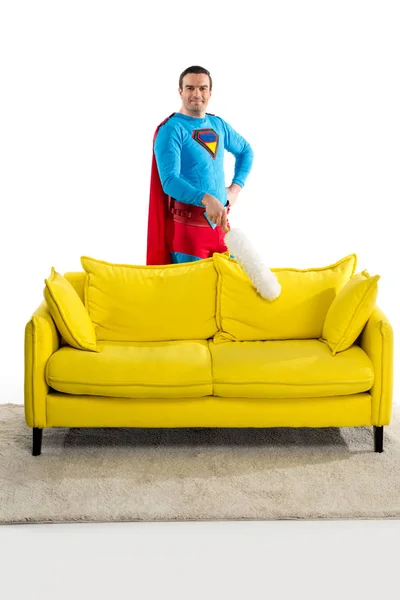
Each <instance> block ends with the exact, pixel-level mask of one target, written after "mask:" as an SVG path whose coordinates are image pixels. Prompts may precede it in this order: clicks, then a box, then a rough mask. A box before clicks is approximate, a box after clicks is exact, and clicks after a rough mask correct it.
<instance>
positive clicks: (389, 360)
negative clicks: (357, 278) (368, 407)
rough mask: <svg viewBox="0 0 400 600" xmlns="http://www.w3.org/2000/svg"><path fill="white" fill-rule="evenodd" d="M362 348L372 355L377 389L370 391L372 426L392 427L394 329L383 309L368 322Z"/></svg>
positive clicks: (361, 343) (375, 310)
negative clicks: (390, 424)
mask: <svg viewBox="0 0 400 600" xmlns="http://www.w3.org/2000/svg"><path fill="white" fill-rule="evenodd" d="M360 345H361V348H362V349H363V350H364V351H365V352H366V353H367V354H368V356H369V358H370V359H371V362H372V365H373V367H374V374H375V378H374V385H373V386H372V388H371V391H370V393H371V397H372V416H371V419H372V423H373V424H374V425H388V424H389V423H390V419H391V415H392V394H393V363H394V355H393V353H394V346H393V328H392V326H391V324H390V322H389V320H388V318H387V317H386V315H385V314H384V313H383V312H382V310H381V309H380V308H375V309H374V311H373V313H372V315H371V316H370V318H369V319H368V323H367V324H366V326H365V327H364V330H363V332H362V334H361V340H360ZM335 358H336V357H335Z"/></svg>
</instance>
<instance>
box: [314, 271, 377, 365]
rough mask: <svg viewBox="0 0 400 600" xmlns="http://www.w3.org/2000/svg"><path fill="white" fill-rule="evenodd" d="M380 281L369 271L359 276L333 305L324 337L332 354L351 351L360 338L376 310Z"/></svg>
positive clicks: (339, 295)
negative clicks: (348, 349) (349, 349)
mask: <svg viewBox="0 0 400 600" xmlns="http://www.w3.org/2000/svg"><path fill="white" fill-rule="evenodd" d="M379 279H380V276H379V275H374V276H373V277H371V276H370V274H369V273H368V271H363V272H362V273H357V274H356V275H354V277H352V278H351V279H350V281H348V282H347V284H346V285H345V286H344V288H343V289H342V290H341V291H340V292H339V293H338V295H337V296H336V298H335V299H334V301H333V302H332V304H331V306H330V308H329V310H328V313H327V315H326V319H325V323H324V327H323V331H322V338H321V341H323V342H325V343H326V344H328V346H329V348H330V350H331V352H332V354H336V353H337V352H342V351H343V350H347V348H350V346H351V345H352V344H354V342H355V341H356V339H357V338H358V336H359V335H360V333H361V331H362V330H363V328H364V326H365V324H366V322H367V321H368V319H369V318H370V316H371V314H372V311H373V310H374V308H375V303H376V298H377V295H378V281H379Z"/></svg>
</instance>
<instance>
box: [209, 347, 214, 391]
mask: <svg viewBox="0 0 400 600" xmlns="http://www.w3.org/2000/svg"><path fill="white" fill-rule="evenodd" d="M210 344H211V340H208V352H209V353H210V363H211V390H212V392H211V394H212V395H214V361H213V355H212V352H211V350H210Z"/></svg>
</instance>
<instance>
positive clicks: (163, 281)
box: [81, 257, 217, 342]
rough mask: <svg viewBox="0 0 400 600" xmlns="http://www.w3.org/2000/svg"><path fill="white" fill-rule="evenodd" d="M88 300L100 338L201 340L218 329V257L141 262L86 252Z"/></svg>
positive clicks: (107, 339)
mask: <svg viewBox="0 0 400 600" xmlns="http://www.w3.org/2000/svg"><path fill="white" fill-rule="evenodd" d="M81 263H82V266H83V268H84V270H85V271H86V273H87V278H86V284H85V306H86V307H87V309H88V311H89V315H90V317H91V319H92V321H93V323H94V325H95V330H96V335H97V338H98V340H99V341H100V340H101V341H126V342H139V341H164V340H198V339H203V340H205V339H207V338H210V337H212V336H213V335H214V334H215V333H216V331H217V324H216V320H215V299H216V283H217V274H216V271H215V268H214V263H213V259H212V258H208V259H205V260H200V261H196V262H193V263H182V264H171V265H162V266H135V265H120V264H113V263H108V262H105V261H101V260H95V259H93V258H89V257H81Z"/></svg>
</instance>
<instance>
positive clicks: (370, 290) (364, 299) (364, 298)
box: [336, 281, 378, 352]
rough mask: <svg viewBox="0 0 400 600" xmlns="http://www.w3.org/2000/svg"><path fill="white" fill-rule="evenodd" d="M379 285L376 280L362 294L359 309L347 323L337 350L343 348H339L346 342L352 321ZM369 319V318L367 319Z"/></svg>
mask: <svg viewBox="0 0 400 600" xmlns="http://www.w3.org/2000/svg"><path fill="white" fill-rule="evenodd" d="M377 285H378V281H375V285H373V286H371V287H370V288H369V289H367V290H366V291H365V292H364V294H363V296H362V298H361V300H360V302H359V304H358V307H357V310H356V312H355V313H354V314H353V316H352V318H351V319H350V321H349V323H348V325H347V327H346V329H345V331H344V333H343V335H342V337H341V339H340V341H339V342H338V343H337V345H336V352H341V350H340V349H339V348H340V347H341V345H343V344H344V339H345V338H346V336H347V333H348V331H349V329H350V327H351V324H352V323H353V322H354V321H355V319H356V317H357V316H358V314H359V312H360V311H361V309H362V308H363V305H364V304H365V303H366V301H367V299H368V296H369V295H370V294H372V292H374V291H375V288H376V286H377ZM367 320H368V319H367Z"/></svg>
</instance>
